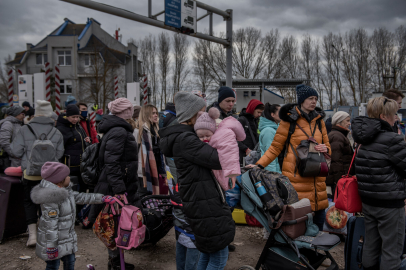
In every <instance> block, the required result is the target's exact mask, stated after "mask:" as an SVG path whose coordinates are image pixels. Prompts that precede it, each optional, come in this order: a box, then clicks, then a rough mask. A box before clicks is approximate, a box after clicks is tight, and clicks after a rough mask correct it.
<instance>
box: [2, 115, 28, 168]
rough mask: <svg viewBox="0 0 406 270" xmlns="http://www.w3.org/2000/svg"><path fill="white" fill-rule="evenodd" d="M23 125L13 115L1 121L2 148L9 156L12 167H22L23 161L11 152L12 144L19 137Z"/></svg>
mask: <svg viewBox="0 0 406 270" xmlns="http://www.w3.org/2000/svg"><path fill="white" fill-rule="evenodd" d="M22 124H23V122H21V121H20V120H18V119H17V118H15V117H14V116H11V115H9V116H7V117H6V118H5V119H3V120H1V121H0V146H1V148H3V150H4V151H6V152H7V154H8V155H9V159H10V161H11V167H18V166H20V165H21V159H19V158H18V157H17V156H15V155H14V154H13V152H12V151H11V143H12V142H13V141H14V139H15V138H16V137H17V134H18V132H19V131H20V129H21V125H22Z"/></svg>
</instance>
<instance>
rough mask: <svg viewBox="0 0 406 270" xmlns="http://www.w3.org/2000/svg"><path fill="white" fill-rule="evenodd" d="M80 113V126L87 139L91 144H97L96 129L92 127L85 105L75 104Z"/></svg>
mask: <svg viewBox="0 0 406 270" xmlns="http://www.w3.org/2000/svg"><path fill="white" fill-rule="evenodd" d="M77 106H78V108H79V112H80V125H81V127H82V128H83V130H84V131H85V132H86V135H87V137H89V138H90V139H91V143H92V144H94V143H98V142H99V140H98V139H97V131H96V127H95V126H94V125H92V123H91V122H90V118H89V112H88V109H87V104H86V103H83V102H80V103H78V104H77Z"/></svg>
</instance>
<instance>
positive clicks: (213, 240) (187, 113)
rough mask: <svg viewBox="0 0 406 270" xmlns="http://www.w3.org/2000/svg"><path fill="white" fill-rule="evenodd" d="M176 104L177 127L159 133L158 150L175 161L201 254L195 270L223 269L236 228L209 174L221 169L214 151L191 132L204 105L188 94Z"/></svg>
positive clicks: (185, 203) (218, 187)
mask: <svg viewBox="0 0 406 270" xmlns="http://www.w3.org/2000/svg"><path fill="white" fill-rule="evenodd" d="M175 104H176V111H177V120H178V122H179V123H180V124H177V125H172V126H168V127H166V128H164V129H161V130H160V131H159V135H160V137H161V141H160V148H161V150H162V151H163V153H164V155H165V156H166V157H168V158H173V160H174V161H175V165H176V169H177V175H178V181H179V183H180V196H181V199H182V203H183V209H184V213H185V215H186V221H187V222H188V223H189V224H190V227H191V229H192V231H193V234H194V236H195V240H196V247H197V249H198V250H199V251H201V252H202V254H201V255H200V260H199V263H198V267H197V269H198V270H202V269H208V268H210V267H216V268H215V269H223V268H224V266H225V265H226V263H227V258H228V245H229V244H230V243H231V242H232V241H233V240H234V235H235V224H234V221H233V218H232V216H231V211H230V208H229V206H228V205H227V203H226V200H225V195H224V193H223V191H222V189H221V187H220V185H219V184H218V182H217V181H216V179H215V178H214V175H213V173H212V170H220V169H221V165H220V161H219V158H218V154H217V150H216V149H214V148H212V147H211V146H210V145H208V144H207V143H204V142H202V141H200V139H199V138H198V137H197V135H196V133H195V132H194V129H193V126H194V124H195V122H196V118H197V113H198V112H199V111H200V110H201V111H204V109H205V107H206V102H205V101H204V100H203V99H202V98H200V97H197V96H195V95H193V94H191V93H187V92H179V93H177V94H176V96H175Z"/></svg>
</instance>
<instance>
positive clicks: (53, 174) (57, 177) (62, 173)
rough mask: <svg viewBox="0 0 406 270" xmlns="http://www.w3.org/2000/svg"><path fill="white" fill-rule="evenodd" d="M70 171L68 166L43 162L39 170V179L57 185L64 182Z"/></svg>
mask: <svg viewBox="0 0 406 270" xmlns="http://www.w3.org/2000/svg"><path fill="white" fill-rule="evenodd" d="M69 173H70V170H69V168H68V166H66V165H65V164H62V163H59V162H49V161H48V162H45V164H44V165H43V166H42V168H41V177H42V178H43V179H45V180H47V181H49V182H51V183H54V184H58V183H60V182H62V181H63V180H65V178H66V176H68V175H69Z"/></svg>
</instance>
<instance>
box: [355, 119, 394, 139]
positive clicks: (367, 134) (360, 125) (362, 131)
mask: <svg viewBox="0 0 406 270" xmlns="http://www.w3.org/2000/svg"><path fill="white" fill-rule="evenodd" d="M351 129H352V137H353V138H354V141H355V142H356V143H359V144H369V143H371V142H373V140H374V138H375V137H376V136H377V135H378V134H379V133H381V132H382V131H389V132H393V129H392V127H391V126H390V125H389V123H388V122H386V121H383V120H381V119H376V118H369V117H366V116H359V117H356V118H354V119H353V120H352V121H351Z"/></svg>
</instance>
